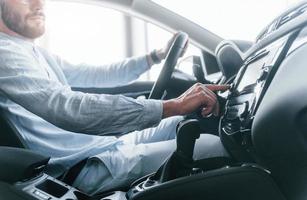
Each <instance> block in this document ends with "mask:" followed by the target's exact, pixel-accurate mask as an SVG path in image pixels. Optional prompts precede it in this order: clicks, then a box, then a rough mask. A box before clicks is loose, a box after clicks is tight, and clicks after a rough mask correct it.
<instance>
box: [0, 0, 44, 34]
mask: <svg viewBox="0 0 307 200" xmlns="http://www.w3.org/2000/svg"><path fill="white" fill-rule="evenodd" d="M37 15H43V14H42V13H40V12H38V13H31V14H30V15H27V16H26V17H25V18H24V19H23V18H22V16H20V15H19V14H18V13H17V12H15V11H14V10H13V9H12V8H9V6H7V5H6V4H2V6H1V17H2V20H3V23H4V24H5V25H6V26H7V27H8V28H9V29H10V30H12V31H14V32H15V33H18V34H19V35H21V36H24V37H26V38H30V39H36V38H38V37H40V36H42V35H43V34H44V32H45V26H44V25H41V26H36V27H35V26H30V25H28V24H27V19H28V18H30V17H34V16H37Z"/></svg>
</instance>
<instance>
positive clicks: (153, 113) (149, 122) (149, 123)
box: [139, 99, 163, 130]
mask: <svg viewBox="0 0 307 200" xmlns="http://www.w3.org/2000/svg"><path fill="white" fill-rule="evenodd" d="M139 101H141V102H140V103H141V104H143V106H144V112H143V113H144V114H143V118H142V122H141V123H140V127H139V128H140V130H141V129H144V128H149V127H153V126H157V125H158V124H159V123H160V121H161V120H162V114H163V104H162V101H161V100H154V99H146V100H143V99H141V100H139Z"/></svg>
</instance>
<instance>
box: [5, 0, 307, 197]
mask: <svg viewBox="0 0 307 200" xmlns="http://www.w3.org/2000/svg"><path fill="white" fill-rule="evenodd" d="M306 10H307V3H306V2H301V3H299V4H297V5H295V6H294V7H292V8H290V9H288V10H286V11H285V12H283V13H282V14H281V15H280V16H278V17H276V18H275V19H274V20H273V21H272V22H271V23H269V24H268V26H266V27H265V28H264V29H263V31H261V33H260V34H259V35H258V37H257V39H256V42H255V43H250V42H245V41H238V40H224V41H222V42H221V43H220V44H219V45H218V46H217V48H216V49H215V54H214V55H212V54H206V53H204V55H203V58H204V59H200V58H199V57H194V58H192V62H193V72H194V76H193V77H191V76H189V75H186V74H184V73H182V72H180V71H178V70H176V69H175V66H176V65H177V60H178V58H179V57H180V55H181V53H182V51H183V49H184V46H185V44H186V43H187V42H188V35H187V34H186V33H184V32H180V33H179V34H178V35H177V37H176V39H175V41H174V42H173V44H172V45H171V48H170V50H169V52H168V54H167V57H166V60H165V62H164V65H163V68H162V71H161V73H160V75H159V77H158V79H157V81H156V82H155V83H148V84H147V85H145V86H146V87H144V84H142V85H141V86H142V87H139V85H138V83H133V84H131V85H128V86H122V87H118V88H114V89H113V90H112V89H106V88H101V89H93V88H89V89H86V90H83V91H86V92H96V93H110V94H117V93H121V94H125V95H127V96H131V97H137V96H140V95H145V96H146V97H147V98H153V99H162V98H164V99H167V98H172V97H175V96H176V95H179V94H180V93H181V92H182V91H184V90H185V89H186V88H188V87H190V86H191V85H193V84H195V83H196V82H200V83H206V84H209V83H220V84H225V83H227V84H230V85H231V88H230V89H229V90H228V91H226V92H218V93H217V95H218V100H219V103H220V105H221V107H222V115H221V116H220V117H215V116H211V117H209V118H202V117H200V115H199V113H197V112H195V113H193V114H191V115H189V116H186V117H185V119H184V120H183V121H182V122H180V124H179V125H178V127H177V137H176V142H177V149H176V150H175V151H174V152H173V154H172V155H171V156H170V157H169V158H168V159H167V160H166V161H165V163H163V164H162V165H161V167H160V168H159V169H158V170H157V171H156V172H155V173H152V174H148V175H147V176H145V177H142V178H140V179H139V180H137V181H135V182H134V183H133V184H131V186H129V187H128V188H124V189H123V188H121V189H119V188H115V189H114V191H109V192H105V193H101V194H97V195H95V196H90V195H88V194H85V193H84V192H82V191H80V190H78V189H77V188H74V187H72V186H71V180H72V179H73V178H74V176H75V173H77V172H78V170H79V168H80V167H79V166H76V167H73V168H72V169H71V170H70V171H68V172H67V173H66V174H65V175H62V176H60V177H57V176H55V175H52V174H46V173H45V172H44V169H45V167H46V166H47V165H48V160H49V158H48V157H46V156H44V155H40V154H38V153H35V152H33V151H31V150H29V149H28V148H27V146H25V145H24V142H23V139H22V138H21V137H20V134H19V133H18V131H17V130H16V129H15V128H14V124H12V123H11V122H10V121H9V120H7V119H6V118H5V117H4V116H3V115H2V114H1V111H0V130H1V134H0V145H1V147H0V199H16V200H19V199H20V200H21V199H24V200H94V199H97V200H98V199H100V200H115V199H120V200H130V199H131V200H154V199H155V200H157V199H159V200H163V199H177V200H179V199H185V200H187V199H188V200H198V199H206V200H207V199H208V200H243V199H244V200H246V199H251V200H263V199H270V200H304V199H306V198H307V190H306V188H307V144H306V143H307V137H306V136H305V134H306V132H307V126H306V121H307V93H306V92H304V91H307V79H306V74H307V65H306V61H305V57H306V55H307V40H306V39H307V12H305V11H306ZM209 66H210V67H209ZM214 67H215V68H214ZM215 72H219V73H221V74H222V76H221V77H219V78H218V79H216V81H214V82H212V81H211V80H209V79H208V78H207V75H209V74H212V73H215ZM178 85H181V86H180V87H179V86H178ZM140 88H142V90H140ZM144 88H145V89H144ZM304 88H306V90H304ZM74 89H75V90H81V91H82V89H81V88H74ZM202 133H210V134H214V135H218V136H219V137H220V139H221V141H222V143H223V145H224V146H225V148H226V149H227V151H228V152H229V154H230V155H231V158H228V157H213V158H209V159H203V160H194V159H193V152H194V146H195V143H196V142H197V139H198V138H199V136H200V134H202Z"/></svg>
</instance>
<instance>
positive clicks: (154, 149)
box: [0, 0, 228, 194]
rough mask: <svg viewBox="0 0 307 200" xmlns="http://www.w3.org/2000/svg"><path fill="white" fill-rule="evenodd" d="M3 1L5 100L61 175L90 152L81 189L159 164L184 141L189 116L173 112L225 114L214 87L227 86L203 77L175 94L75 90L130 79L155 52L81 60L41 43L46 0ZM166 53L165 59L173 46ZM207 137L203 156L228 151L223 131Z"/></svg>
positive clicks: (0, 71)
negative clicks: (90, 62)
mask: <svg viewBox="0 0 307 200" xmlns="http://www.w3.org/2000/svg"><path fill="white" fill-rule="evenodd" d="M0 3H1V5H0V6H1V19H0V106H1V108H2V109H3V110H4V114H5V115H6V117H7V118H8V119H9V120H10V121H12V123H13V124H14V125H15V126H16V128H17V130H18V131H19V132H20V134H21V137H22V138H23V139H24V142H25V144H26V146H27V147H28V148H29V149H32V150H33V151H36V152H39V153H41V154H44V155H47V156H50V157H51V160H50V163H49V164H50V165H49V166H48V167H49V168H48V172H49V173H52V174H61V173H63V172H65V171H67V170H68V169H69V168H71V167H72V166H74V165H75V164H76V163H78V162H80V161H82V160H84V159H87V158H89V159H88V160H87V163H86V165H85V166H84V167H83V169H82V170H81V172H80V174H79V175H78V177H77V178H76V180H75V182H74V186H76V187H78V188H79V189H81V190H83V191H85V192H88V193H90V194H94V193H97V192H101V191H105V190H108V189H111V188H114V187H119V186H123V185H127V184H129V183H131V182H132V181H133V180H135V179H137V178H139V177H140V176H143V175H145V174H148V173H151V172H153V171H155V170H156V169H157V168H158V167H159V166H160V165H161V163H162V162H163V160H164V159H165V158H167V156H168V155H169V154H170V153H171V152H172V151H173V150H174V149H175V146H176V144H175V141H174V140H173V139H174V138H175V127H176V125H177V123H178V122H179V121H180V120H181V119H182V117H172V116H182V115H186V114H188V113H191V112H193V111H194V110H196V109H199V108H202V115H203V116H207V115H209V114H211V113H213V114H215V115H217V114H218V112H219V107H218V103H217V99H216V96H215V94H214V93H213V91H218V90H226V89H227V88H228V87H227V86H217V85H210V86H204V85H201V84H197V85H194V86H193V87H191V88H190V89H189V90H187V91H186V92H185V93H184V94H182V95H181V96H180V97H178V98H176V99H171V100H167V101H160V100H140V99H132V98H128V97H124V96H121V95H98V94H85V93H81V92H75V91H72V90H71V87H72V86H83V87H89V86H90V87H103V86H106V85H108V86H110V85H115V84H124V83H128V82H130V81H132V80H135V79H136V78H137V77H138V76H139V75H140V74H141V73H143V72H145V71H146V70H148V69H149V68H150V67H151V65H152V64H153V62H154V61H153V60H155V59H152V58H151V54H149V55H145V56H142V57H137V58H130V59H127V60H124V61H122V62H119V63H115V64H111V65H108V66H87V65H82V66H73V65H71V64H69V63H67V62H65V61H63V60H61V59H60V58H58V57H56V56H53V55H50V54H49V53H47V52H46V51H45V50H43V49H41V48H39V47H37V46H36V45H35V44H34V40H35V39H36V38H38V37H40V36H41V35H43V33H44V31H45V15H44V10H43V9H44V3H45V1H44V0H0ZM158 52H160V54H159V55H158V57H159V56H160V58H163V57H164V55H165V52H166V50H160V51H158ZM156 56H157V55H156ZM162 118H167V119H165V120H162ZM161 120H162V121H161ZM153 126H156V127H155V128H150V127H153ZM127 132H131V133H129V134H126V135H124V136H121V137H118V138H117V137H113V136H109V137H106V136H99V135H103V134H107V133H127ZM81 133H82V134H81ZM200 141H201V145H202V147H201V148H202V149H201V150H202V151H203V152H205V153H200V154H199V155H200V156H202V157H206V156H207V157H208V156H214V155H219V156H221V155H226V154H227V153H226V152H225V150H224V149H223V147H222V145H221V144H220V140H219V139H218V138H217V137H214V136H208V135H207V136H206V135H204V136H203V137H202V138H201V139H200ZM212 149H214V150H212Z"/></svg>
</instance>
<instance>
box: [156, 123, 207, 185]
mask: <svg viewBox="0 0 307 200" xmlns="http://www.w3.org/2000/svg"><path fill="white" fill-rule="evenodd" d="M200 132H201V130H200V127H199V122H198V120H196V119H189V120H184V121H182V122H180V123H179V124H178V127H177V149H176V151H175V152H174V153H173V154H172V155H171V157H170V158H169V159H168V160H167V161H166V162H165V163H164V164H163V165H162V166H161V167H160V169H159V170H158V172H157V173H156V175H155V177H154V178H156V180H159V181H160V182H165V181H169V180H172V179H175V178H178V177H181V176H185V175H188V174H189V173H190V172H191V170H192V168H193V161H194V160H193V152H194V146H195V141H196V139H198V138H199V136H200Z"/></svg>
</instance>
